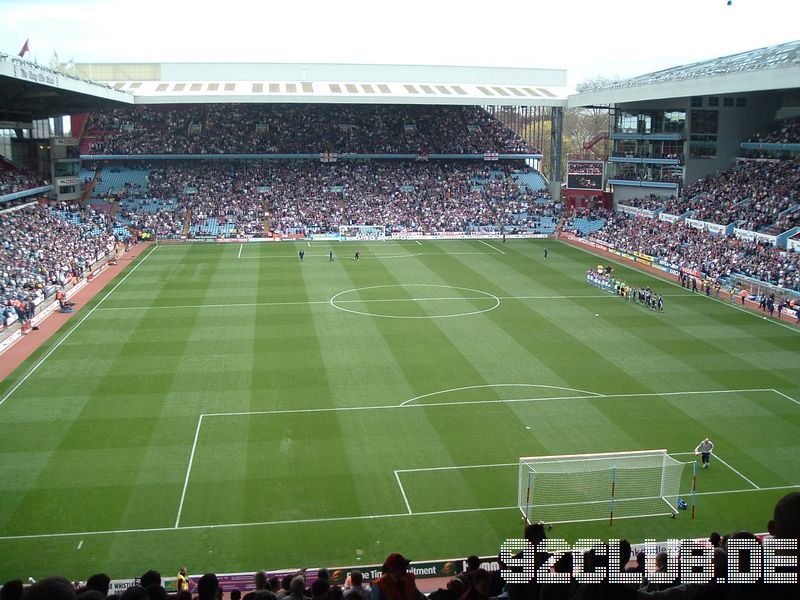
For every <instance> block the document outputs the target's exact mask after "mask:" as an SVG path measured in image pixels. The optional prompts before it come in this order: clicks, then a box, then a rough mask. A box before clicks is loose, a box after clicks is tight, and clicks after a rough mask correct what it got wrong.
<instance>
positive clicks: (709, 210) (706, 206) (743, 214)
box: [667, 160, 800, 231]
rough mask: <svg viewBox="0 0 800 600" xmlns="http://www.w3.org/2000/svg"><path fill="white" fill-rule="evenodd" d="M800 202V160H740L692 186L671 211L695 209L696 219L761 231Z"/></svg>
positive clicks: (669, 207)
mask: <svg viewBox="0 0 800 600" xmlns="http://www.w3.org/2000/svg"><path fill="white" fill-rule="evenodd" d="M798 203H800V163H798V162H795V161H791V160H781V161H765V160H749V161H740V162H739V163H737V164H736V165H735V166H733V167H731V168H729V169H725V170H724V171H720V172H719V173H716V174H714V175H709V176H708V177H705V178H703V179H700V180H698V181H696V182H695V183H693V184H692V185H690V186H688V187H687V188H686V190H685V191H684V193H683V197H682V199H680V200H677V201H674V202H671V203H669V204H668V207H667V212H669V213H670V214H683V213H685V212H686V211H687V210H692V211H694V214H693V215H692V217H693V218H695V219H699V220H701V221H709V222H712V223H719V224H721V225H727V224H729V223H739V225H738V226H739V228H741V229H749V230H751V231H758V230H760V229H762V228H764V227H766V226H769V225H771V224H773V223H775V222H776V221H777V220H778V216H779V214H780V213H781V212H783V211H785V210H786V209H788V208H790V207H792V206H794V205H796V204H798Z"/></svg>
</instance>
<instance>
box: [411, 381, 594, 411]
mask: <svg viewBox="0 0 800 600" xmlns="http://www.w3.org/2000/svg"><path fill="white" fill-rule="evenodd" d="M496 387H535V388H547V389H552V390H564V391H565V392H580V393H582V394H591V395H592V396H602V394H598V393H597V392H589V391H587V390H579V389H577V388H570V387H563V386H560V385H542V384H538V383H485V384H483V385H467V386H464V387H457V388H450V389H447V390H439V391H438V392H430V393H428V394H422V395H421V396H415V397H414V398H411V399H409V400H406V401H405V402H402V403H401V404H400V406H408V405H409V404H411V403H412V402H414V401H415V400H422V399H423V398H429V397H430V396H438V395H439V394H449V393H450V392H463V391H464V390H476V389H482V388H496ZM426 406H430V405H426Z"/></svg>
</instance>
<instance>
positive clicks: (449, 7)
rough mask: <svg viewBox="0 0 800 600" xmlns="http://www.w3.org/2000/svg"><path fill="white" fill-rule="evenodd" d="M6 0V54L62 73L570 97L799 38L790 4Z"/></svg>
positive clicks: (777, 0) (794, 1)
mask: <svg viewBox="0 0 800 600" xmlns="http://www.w3.org/2000/svg"><path fill="white" fill-rule="evenodd" d="M726 2H727V0H607V1H602V0H594V1H591V0H546V1H545V0H524V1H523V0H506V1H503V2H486V1H485V0H482V1H472V0H462V1H460V2H459V1H451V0H395V1H391V0H373V1H371V2H370V1H361V0H333V1H330V0H327V1H325V2H319V1H312V0H306V1H303V0H277V1H276V0H250V1H246V0H225V1H221V2H220V1H215V2H211V1H204V0H199V1H195V2H192V1H191V0H158V1H156V0H137V1H135V2H131V1H122V0H75V1H68V0H24V1H22V0H0V50H2V51H4V52H8V53H15V54H16V53H17V52H18V51H19V49H20V48H21V47H22V44H23V43H24V42H25V39H26V38H30V47H31V55H29V57H30V58H36V59H37V60H38V61H39V62H40V63H48V62H49V61H50V59H51V57H52V55H53V51H54V50H55V51H57V53H58V57H59V59H60V60H61V61H62V62H66V61H68V60H70V59H74V60H75V61H76V62H89V61H94V62H138V61H142V62H178V61H197V62H207V61H221V62H228V61H243V62H248V61H254V62H367V63H401V64H456V65H486V66H516V67H558V68H566V69H568V70H569V72H570V76H569V81H570V84H571V85H573V86H574V85H575V84H576V83H578V82H580V81H581V80H583V79H584V78H585V77H591V76H594V75H606V76H622V77H627V76H632V75H638V74H641V73H645V72H649V71H654V70H657V69H661V68H666V67H671V66H675V65H679V64H683V63H687V62H693V61H697V60H702V59H706V58H713V57H716V56H722V55H725V54H732V53H735V52H740V51H743V50H750V49H753V48H758V47H761V46H768V45H771V44H777V43H781V42H787V41H791V40H793V39H796V38H798V37H800V36H799V35H798V33H799V32H800V29H799V28H798V23H800V2H799V1H798V0H733V5H732V6H727V4H726Z"/></svg>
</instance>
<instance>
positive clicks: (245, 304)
mask: <svg viewBox="0 0 800 600" xmlns="http://www.w3.org/2000/svg"><path fill="white" fill-rule="evenodd" d="M496 297H497V298H499V299H500V300H579V299H582V298H586V299H595V300H596V299H598V298H616V297H617V296H615V295H614V294H602V295H588V294H575V295H567V296H496ZM664 297H665V298H669V297H673V298H677V297H680V298H693V297H699V296H693V295H691V294H665V295H664ZM434 300H468V301H472V300H492V298H491V297H489V296H475V297H467V296H458V297H452V298H374V299H367V300H336V303H337V304H368V303H372V302H427V301H434ZM315 304H330V300H298V301H286V302H281V301H276V302H238V303H230V304H161V305H158V304H156V305H152V306H111V307H108V308H100V309H98V310H100V311H106V312H110V311H120V310H150V309H156V310H159V309H162V310H167V309H190V308H251V307H255V306H307V305H315Z"/></svg>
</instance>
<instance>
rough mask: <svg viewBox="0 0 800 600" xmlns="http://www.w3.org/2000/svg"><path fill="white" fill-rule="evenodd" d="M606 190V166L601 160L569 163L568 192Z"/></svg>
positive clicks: (571, 161) (572, 161)
mask: <svg viewBox="0 0 800 600" xmlns="http://www.w3.org/2000/svg"><path fill="white" fill-rule="evenodd" d="M604 188H605V164H604V163H603V161H601V160H570V161H567V189H568V190H596V191H598V192H602V191H603V189H604Z"/></svg>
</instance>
